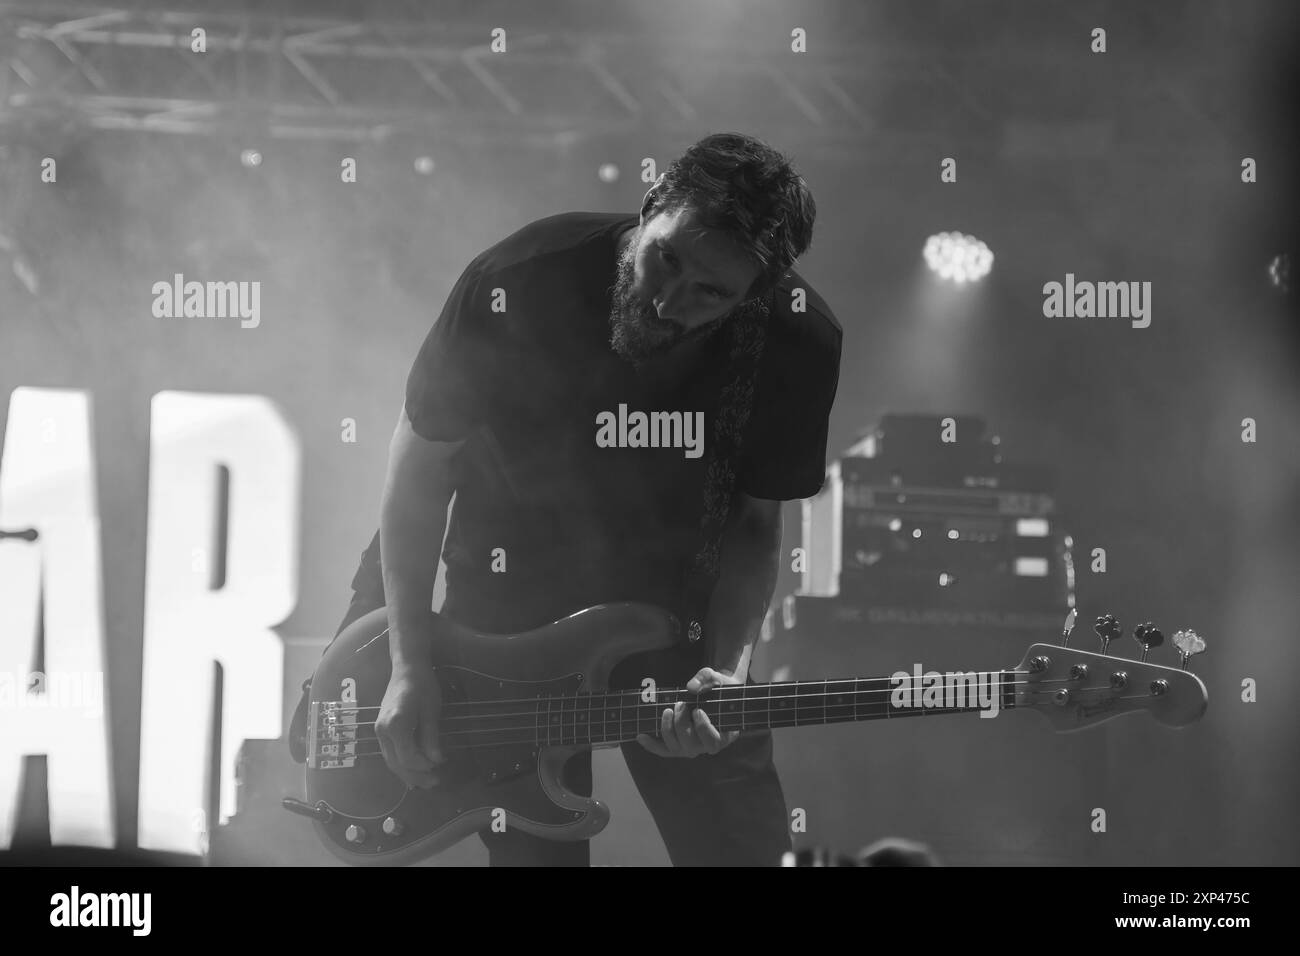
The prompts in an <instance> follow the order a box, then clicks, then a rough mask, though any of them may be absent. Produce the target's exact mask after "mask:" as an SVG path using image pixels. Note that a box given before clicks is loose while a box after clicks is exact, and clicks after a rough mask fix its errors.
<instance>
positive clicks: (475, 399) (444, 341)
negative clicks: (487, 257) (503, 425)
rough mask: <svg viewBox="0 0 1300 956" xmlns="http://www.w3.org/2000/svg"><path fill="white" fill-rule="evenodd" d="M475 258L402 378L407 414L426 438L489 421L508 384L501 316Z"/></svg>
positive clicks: (462, 433) (451, 435)
mask: <svg viewBox="0 0 1300 956" xmlns="http://www.w3.org/2000/svg"><path fill="white" fill-rule="evenodd" d="M490 296H491V288H490V284H489V283H488V282H486V281H484V280H483V277H482V276H481V274H480V272H479V268H478V263H477V260H476V261H475V262H472V263H470V265H469V266H468V267H467V268H466V269H465V271H464V272H463V273H462V274H461V277H460V278H459V279H458V280H457V281H456V284H455V285H454V286H453V287H452V290H451V293H450V294H449V295H448V296H447V301H446V303H445V304H444V305H443V307H442V312H441V313H440V314H439V316H438V320H437V321H436V322H434V324H433V327H432V328H431V329H430V330H429V334H428V335H427V336H425V339H424V344H423V345H421V346H420V351H419V354H417V355H416V357H415V363H414V364H413V365H412V366H411V371H410V374H409V375H408V376H407V379H406V415H407V417H408V418H409V419H410V420H411V426H412V428H414V430H415V433H416V434H417V435H420V436H421V437H423V438H426V439H428V440H429V441H460V440H461V439H464V438H467V437H468V436H469V435H470V433H471V432H473V431H474V430H475V429H476V428H477V427H478V426H479V425H482V424H485V423H490V422H491V421H493V419H494V416H495V415H496V414H497V413H498V412H499V410H500V408H501V405H502V403H503V401H504V400H505V397H506V396H505V391H506V389H508V388H509V387H510V381H511V376H510V374H509V372H508V366H509V361H510V360H509V355H510V352H509V348H508V346H507V343H506V341H505V339H506V335H505V324H504V320H503V316H501V315H499V314H494V313H493V312H492V310H491V308H490V304H491V301H490Z"/></svg>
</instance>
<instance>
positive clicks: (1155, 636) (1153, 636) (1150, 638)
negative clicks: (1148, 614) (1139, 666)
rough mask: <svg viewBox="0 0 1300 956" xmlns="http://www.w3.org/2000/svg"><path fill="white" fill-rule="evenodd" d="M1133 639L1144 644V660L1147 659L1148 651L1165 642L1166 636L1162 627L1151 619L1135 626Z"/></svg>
mask: <svg viewBox="0 0 1300 956" xmlns="http://www.w3.org/2000/svg"><path fill="white" fill-rule="evenodd" d="M1133 639H1134V640H1135V641H1137V642H1138V643H1139V644H1141V645H1142V660H1144V661H1145V660H1146V659H1147V653H1148V652H1149V651H1150V650H1151V648H1153V647H1159V646H1160V645H1161V644H1163V643H1164V642H1165V636H1164V634H1162V633H1160V628H1158V627H1156V626H1155V625H1154V624H1152V623H1151V622H1150V621H1147V622H1146V623H1145V624H1139V625H1138V626H1137V627H1135V628H1133Z"/></svg>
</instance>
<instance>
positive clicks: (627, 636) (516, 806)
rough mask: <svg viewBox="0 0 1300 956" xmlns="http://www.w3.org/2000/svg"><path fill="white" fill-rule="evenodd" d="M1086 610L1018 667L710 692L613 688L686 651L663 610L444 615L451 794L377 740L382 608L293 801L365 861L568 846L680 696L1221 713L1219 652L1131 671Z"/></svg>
mask: <svg viewBox="0 0 1300 956" xmlns="http://www.w3.org/2000/svg"><path fill="white" fill-rule="evenodd" d="M1074 617H1075V613H1074V611H1071V612H1070V615H1069V617H1068V618H1067V621H1066V626H1065V629H1064V632H1063V637H1064V641H1063V643H1062V644H1061V645H1054V644H1034V645H1031V646H1030V647H1029V649H1028V650H1027V651H1026V652H1025V655H1024V657H1023V659H1022V660H1021V662H1020V663H1019V664H1018V665H1016V666H1015V667H1012V668H1010V669H1001V670H995V671H987V672H980V673H973V672H955V673H954V672H949V673H947V674H938V673H937V672H927V674H926V675H921V674H919V673H918V674H916V675H914V677H913V675H908V674H906V673H904V672H900V673H897V674H894V675H892V676H890V677H879V678H849V679H843V680H818V681H797V682H784V683H771V684H744V685H734V686H727V687H717V688H712V689H710V690H708V691H705V692H703V693H700V694H698V695H697V694H693V693H690V692H689V691H687V690H686V689H685V688H663V687H654V686H653V685H650V686H646V687H642V688H635V689H630V690H610V689H609V688H608V683H607V682H608V678H609V674H610V672H611V671H612V670H613V668H614V666H615V665H616V664H618V663H619V662H620V661H621V660H623V659H624V658H625V657H628V656H630V655H632V654H637V653H640V652H643V651H651V650H657V649H660V648H666V647H669V646H671V645H673V644H674V643H676V642H677V641H679V640H681V623H680V621H679V620H678V619H677V618H676V617H675V616H674V615H672V614H670V613H669V612H667V611H665V610H663V609H661V608H658V607H655V606H653V605H649V604H641V603H635V602H623V603H615V604H601V605H597V606H596V607H591V608H587V609H586V610H583V611H579V612H578V613H576V614H571V615H569V616H568V617H566V618H563V619H561V620H559V621H556V622H554V623H553V624H549V625H546V626H545V627H540V628H536V629H535V630H531V631H526V632H523V633H519V634H483V633H479V632H476V631H473V630H471V629H469V628H465V627H462V626H460V625H458V624H456V623H455V622H453V621H451V620H449V619H447V618H445V617H442V616H440V615H437V614H431V621H430V624H429V628H430V635H431V637H432V640H433V642H434V647H435V648H436V651H435V655H434V667H435V672H436V676H437V679H438V681H439V684H440V686H441V689H442V700H443V703H442V711H441V715H440V723H439V739H440V743H441V745H442V751H443V755H444V757H445V758H446V763H445V764H444V765H443V766H441V767H440V768H439V774H440V782H439V784H438V785H437V786H435V787H432V788H414V787H409V786H408V785H407V784H406V783H405V782H404V781H402V780H401V779H400V778H399V777H398V776H397V775H396V774H394V773H393V772H392V771H390V770H389V768H388V765H387V764H386V762H385V761H384V757H383V754H382V753H381V752H380V747H379V741H378V739H377V738H376V736H375V721H376V719H377V717H378V714H379V705H380V703H381V701H382V700H383V697H384V693H385V691H386V689H387V687H388V679H389V675H390V663H389V653H388V619H387V613H386V610H385V609H384V608H379V609H377V610H375V611H372V612H370V613H369V614H367V615H365V616H363V617H361V618H358V619H357V620H356V621H354V622H353V623H352V624H351V625H350V626H349V627H348V628H347V629H345V630H344V631H343V632H342V633H341V634H340V635H339V636H338V637H337V638H336V639H335V641H334V642H333V644H331V645H330V647H329V648H328V649H327V651H326V652H325V654H324V655H323V656H322V658H321V660H320V663H319V665H318V666H317V668H316V671H315V673H314V675H313V676H312V680H311V686H310V691H309V695H308V700H309V703H308V711H307V716H308V720H307V758H306V768H305V774H306V795H307V799H306V800H305V801H303V800H298V799H295V798H292V797H287V798H285V799H284V800H283V801H282V805H283V806H284V807H285V809H287V810H291V811H293V812H294V813H298V814H302V815H304V816H307V817H310V818H311V820H312V822H313V826H314V827H315V828H316V832H317V834H318V835H319V837H320V839H321V840H322V841H323V843H324V845H325V846H326V847H327V848H328V849H329V850H330V851H331V852H332V853H334V854H335V855H336V856H338V857H340V858H342V859H343V860H346V861H347V862H349V863H354V864H364V865H385V864H406V863H411V862H413V861H415V860H419V859H422V858H424V857H427V856H429V855H431V854H434V853H437V852H438V851H440V850H443V849H445V848H447V847H448V846H450V845H452V844H454V843H456V842H457V841H459V840H461V839H463V838H465V837H466V836H469V835H470V834H472V833H475V832H476V831H479V830H482V829H485V828H487V827H489V826H491V825H492V824H493V823H494V822H497V821H504V823H505V825H506V826H509V827H518V828H520V829H522V830H524V831H526V832H528V833H532V834H535V835H537V836H540V837H544V838H548V839H553V840H585V839H589V838H591V837H593V836H595V835H596V834H597V833H599V832H600V831H601V830H602V829H604V827H605V825H606V823H607V822H608V821H609V808H608V807H607V806H606V805H605V804H603V803H601V802H600V801H599V800H597V799H593V798H589V797H584V796H581V795H579V794H575V793H573V792H572V791H571V790H569V789H568V788H567V787H566V785H565V778H564V765H565V763H566V762H567V761H568V760H569V759H570V758H571V757H573V756H574V755H575V754H577V753H578V752H580V751H582V750H584V749H589V748H596V747H614V746H618V745H619V744H621V743H623V742H625V741H631V740H635V738H636V737H637V735H639V734H651V735H657V734H658V733H659V726H660V724H659V716H660V714H661V713H662V712H663V710H664V709H665V708H666V707H670V706H672V705H673V704H675V703H677V702H678V701H685V702H686V704H687V706H688V707H692V708H694V707H700V708H703V709H704V711H705V713H706V714H707V715H708V717H709V719H710V720H711V721H712V722H713V725H714V726H715V727H717V728H718V729H719V730H721V731H728V730H738V731H742V732H743V731H746V730H756V729H765V728H779V727H805V726H808V725H811V724H830V723H840V722H844V721H858V720H883V719H889V720H893V719H896V718H899V717H909V716H922V715H931V714H938V713H973V712H983V713H985V714H988V713H989V711H990V710H992V711H993V712H994V713H996V714H1000V713H1001V712H1002V711H1019V710H1033V711H1036V712H1038V713H1040V714H1043V715H1044V716H1046V717H1047V718H1048V720H1049V721H1050V722H1051V723H1052V725H1054V727H1055V728H1056V730H1057V731H1058V732H1069V731H1078V730H1084V729H1086V728H1089V727H1093V726H1096V725H1097V724H1100V723H1102V722H1103V721H1107V720H1111V719H1113V718H1115V717H1119V716H1121V715H1122V714H1129V713H1136V712H1139V711H1145V712H1147V713H1149V714H1151V715H1152V716H1153V717H1154V718H1155V719H1156V720H1159V721H1160V722H1162V723H1164V724H1166V725H1168V726H1171V727H1181V726H1183V725H1185V724H1188V723H1191V722H1192V721H1195V720H1197V719H1198V718H1200V716H1201V715H1202V714H1203V713H1204V712H1205V708H1206V705H1207V699H1208V698H1207V694H1206V690H1205V685H1204V684H1203V683H1202V682H1201V680H1200V678H1198V677H1197V676H1196V675H1195V674H1192V673H1191V672H1190V671H1188V670H1187V669H1186V667H1187V663H1188V661H1189V659H1190V658H1191V657H1192V655H1194V654H1196V653H1199V652H1200V651H1202V650H1204V648H1205V643H1204V641H1203V640H1201V638H1200V637H1199V636H1198V635H1197V634H1196V633H1195V632H1194V631H1190V630H1189V631H1179V632H1178V633H1177V634H1175V635H1174V643H1175V644H1176V645H1177V646H1178V648H1179V651H1180V656H1181V666H1180V667H1178V668H1172V667H1162V666H1159V665H1156V664H1152V663H1148V662H1147V661H1146V657H1147V652H1148V651H1149V650H1150V649H1151V648H1152V647H1155V646H1157V645H1159V644H1160V643H1162V642H1163V635H1162V634H1161V633H1160V631H1159V630H1158V629H1156V628H1155V627H1153V626H1151V625H1149V624H1144V625H1142V626H1140V627H1138V628H1137V629H1136V631H1135V632H1134V636H1135V637H1136V638H1137V639H1138V640H1139V642H1140V643H1141V644H1142V647H1143V650H1142V659H1141V660H1128V659H1123V658H1118V657H1112V656H1109V655H1108V654H1107V645H1108V644H1109V642H1110V641H1111V640H1113V639H1114V638H1115V637H1117V636H1119V634H1120V626H1119V623H1118V622H1117V621H1115V619H1114V618H1113V617H1110V616H1106V617H1101V618H1098V619H1097V624H1096V626H1095V628H1094V630H1096V632H1097V634H1098V636H1099V637H1100V638H1101V640H1102V651H1101V653H1090V652H1087V651H1082V650H1078V649H1076V648H1072V647H1069V636H1070V631H1071V630H1072V628H1073V624H1074ZM931 674H932V675H933V676H931ZM695 759H708V758H707V757H699V758H695Z"/></svg>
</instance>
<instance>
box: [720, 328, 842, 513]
mask: <svg viewBox="0 0 1300 956" xmlns="http://www.w3.org/2000/svg"><path fill="white" fill-rule="evenodd" d="M798 318H799V320H800V321H799V322H797V323H796V324H795V327H794V329H793V330H791V331H788V332H786V333H785V334H782V335H775V336H774V335H769V336H768V341H767V343H766V344H765V346H764V348H763V356H762V359H761V360H760V366H759V374H758V381H757V383H756V385H755V389H754V404H753V406H752V408H751V410H750V415H749V421H748V423H747V424H746V426H745V438H744V445H743V447H742V449H741V453H740V467H739V469H738V471H737V476H736V484H737V487H738V488H739V489H740V490H741V491H743V492H744V493H745V494H747V495H749V496H750V497H751V498H768V499H772V500H776V501H790V500H792V499H795V498H811V497H812V496H813V495H815V494H817V493H818V492H819V491H821V488H822V484H823V483H824V482H825V480H826V436H827V430H828V427H829V423H830V412H831V406H832V405H833V404H834V403H835V391H836V388H837V387H838V386H839V379H840V347H841V344H842V342H843V337H844V333H843V331H842V330H841V328H840V327H839V325H838V324H836V323H833V322H831V321H828V320H827V319H826V318H825V317H823V316H820V315H817V314H815V313H808V314H806V315H802V316H799V317H798Z"/></svg>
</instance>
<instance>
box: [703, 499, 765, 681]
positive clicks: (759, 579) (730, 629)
mask: <svg viewBox="0 0 1300 956" xmlns="http://www.w3.org/2000/svg"><path fill="white" fill-rule="evenodd" d="M719 562H720V566H719V569H718V581H717V584H716V585H715V586H714V589H713V597H712V599H711V600H710V602H709V612H708V617H707V619H706V621H705V627H704V633H705V641H706V645H707V650H706V661H707V663H708V666H709V667H712V668H713V669H714V670H719V671H723V672H725V673H728V674H733V675H735V676H736V677H738V678H740V679H742V680H743V679H744V678H745V672H746V671H748V658H747V656H746V654H745V651H746V650H747V649H748V648H750V647H751V646H752V645H753V643H754V642H755V641H756V640H757V639H758V635H759V632H760V631H761V630H762V627H763V618H764V617H765V616H766V614H767V609H768V607H769V605H770V604H771V602H772V592H773V590H774V589H775V588H776V578H777V574H778V573H779V571H780V567H781V513H780V510H779V506H778V507H777V508H776V510H775V520H754V519H750V520H741V521H737V522H735V523H734V524H733V525H732V526H731V527H729V528H728V529H727V530H726V531H725V532H724V534H723V538H722V544H721V555H720V557H719ZM742 662H743V663H744V665H745V666H744V668H743V669H742V668H741V664H742Z"/></svg>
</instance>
